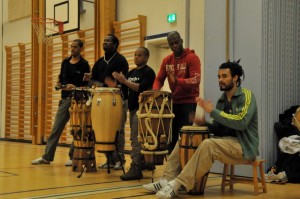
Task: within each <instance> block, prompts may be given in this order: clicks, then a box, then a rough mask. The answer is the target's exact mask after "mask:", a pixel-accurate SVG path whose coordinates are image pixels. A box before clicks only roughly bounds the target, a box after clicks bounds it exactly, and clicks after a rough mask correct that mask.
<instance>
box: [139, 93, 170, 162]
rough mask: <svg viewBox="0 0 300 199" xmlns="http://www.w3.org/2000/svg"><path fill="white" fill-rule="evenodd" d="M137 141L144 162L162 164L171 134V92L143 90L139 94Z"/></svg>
mask: <svg viewBox="0 0 300 199" xmlns="http://www.w3.org/2000/svg"><path fill="white" fill-rule="evenodd" d="M137 117H138V128H139V142H140V143H141V145H142V147H143V151H142V153H143V154H144V155H145V161H146V162H152V163H155V164H157V165H161V164H163V158H164V156H165V154H167V153H168V150H167V144H168V143H169V142H170V139H171V135H172V120H173V118H174V114H173V112H172V98H171V93H169V92H165V91H144V92H143V93H141V94H140V96H139V109H138V111H137Z"/></svg>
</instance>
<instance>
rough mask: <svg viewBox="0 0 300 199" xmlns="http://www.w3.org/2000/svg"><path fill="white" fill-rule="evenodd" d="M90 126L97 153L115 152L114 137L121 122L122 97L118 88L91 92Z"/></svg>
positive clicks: (96, 89)
mask: <svg viewBox="0 0 300 199" xmlns="http://www.w3.org/2000/svg"><path fill="white" fill-rule="evenodd" d="M92 93H93V99H92V111H91V116H92V125H93V129H94V132H95V138H96V146H95V148H96V150H97V151H98V152H112V151H115V150H116V145H115V144H116V135H117V131H118V130H119V129H120V126H121V120H122V108H123V106H122V103H123V102H122V97H121V91H120V89H119V88H107V87H99V88H95V89H94V90H93V91H92Z"/></svg>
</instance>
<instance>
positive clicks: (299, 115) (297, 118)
mask: <svg viewBox="0 0 300 199" xmlns="http://www.w3.org/2000/svg"><path fill="white" fill-rule="evenodd" d="M292 124H293V125H294V126H295V127H297V129H298V131H300V107H299V108H298V109H297V110H296V112H295V113H294V114H293V118H292Z"/></svg>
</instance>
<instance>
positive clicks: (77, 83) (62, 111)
mask: <svg viewBox="0 0 300 199" xmlns="http://www.w3.org/2000/svg"><path fill="white" fill-rule="evenodd" d="M71 49H72V50H71V56H70V57H68V58H66V59H65V60H64V61H63V62H62V64H61V70H60V75H59V81H58V83H57V85H56V88H61V89H62V90H61V98H62V99H61V100H60V102H59V106H58V110H57V113H56V116H55V120H54V124H53V127H52V132H51V134H50V136H49V138H48V140H47V145H46V149H45V153H44V155H43V156H42V157H40V158H37V159H35V160H33V161H32V162H31V163H32V164H34V165H37V164H50V162H52V161H53V160H54V155H55V151H56V147H57V144H58V141H59V138H60V136H61V134H62V132H63V129H64V128H65V125H66V124H67V122H68V121H69V119H70V113H69V108H70V106H71V93H72V90H73V89H74V88H76V87H81V86H86V85H87V83H88V82H87V81H83V77H84V74H85V73H89V72H90V67H89V64H88V62H87V61H86V60H85V59H84V58H83V57H81V55H80V53H81V50H82V49H83V42H82V41H81V40H79V39H76V40H74V41H73V42H72V44H71ZM73 151H74V148H73V145H71V147H70V152H69V157H70V160H69V161H68V162H67V163H66V164H65V165H66V166H71V165H72V157H73Z"/></svg>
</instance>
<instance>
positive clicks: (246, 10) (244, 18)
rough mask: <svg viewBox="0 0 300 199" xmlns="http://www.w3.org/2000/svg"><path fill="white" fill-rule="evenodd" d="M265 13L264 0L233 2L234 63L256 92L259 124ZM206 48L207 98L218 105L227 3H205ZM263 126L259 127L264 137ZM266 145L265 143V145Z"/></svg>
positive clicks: (219, 0) (217, 0)
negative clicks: (262, 0) (238, 62)
mask: <svg viewBox="0 0 300 199" xmlns="http://www.w3.org/2000/svg"><path fill="white" fill-rule="evenodd" d="M261 9H262V2H261V0H252V1H248V0H239V1H234V0H233V1H230V60H237V59H240V58H241V62H240V64H241V65H242V66H243V69H244V72H245V75H246V78H245V81H244V82H243V83H242V86H243V87H246V88H248V89H250V90H252V91H253V93H254V94H255V96H256V100H257V105H258V110H259V116H258V117H259V121H260V120H261V45H262V43H261V41H262V38H261V35H262V34H261V32H262V22H261V19H262V10H261ZM204 46H205V51H204V54H205V79H204V83H205V84H204V96H205V98H209V99H211V100H212V101H213V103H214V104H216V101H217V99H218V98H219V97H220V95H221V92H220V91H219V86H218V81H217V80H218V79H217V72H218V67H219V66H220V64H221V63H223V62H225V61H226V1H224V0H209V1H205V45H204ZM261 125H262V124H261V123H259V132H260V134H261ZM260 136H261V135H260ZM263 142H264V141H263V140H261V143H263ZM260 149H261V147H260ZM212 171H221V165H218V164H215V165H214V168H213V169H212ZM241 172H242V173H240V174H243V175H244V174H245V173H247V170H243V171H241ZM243 172H244V173H243ZM237 173H239V171H237Z"/></svg>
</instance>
